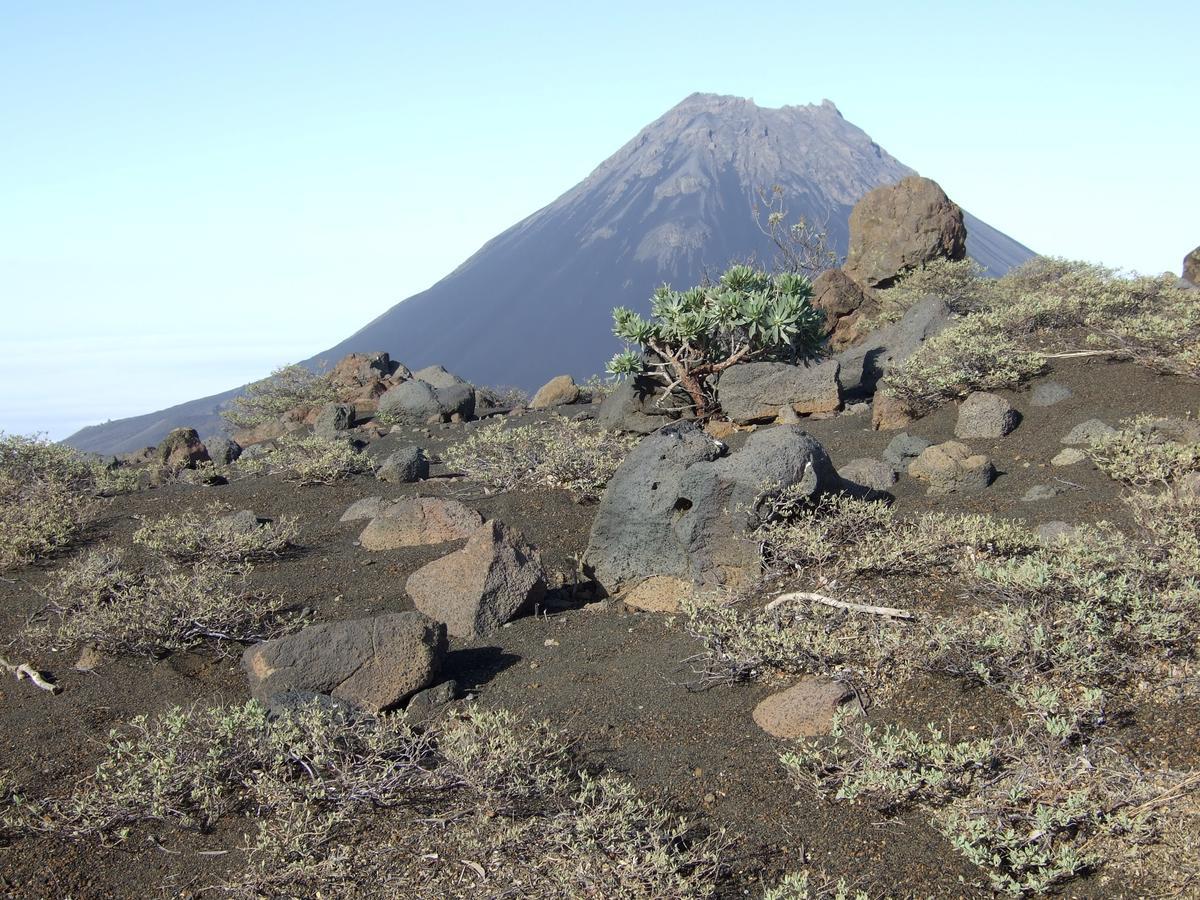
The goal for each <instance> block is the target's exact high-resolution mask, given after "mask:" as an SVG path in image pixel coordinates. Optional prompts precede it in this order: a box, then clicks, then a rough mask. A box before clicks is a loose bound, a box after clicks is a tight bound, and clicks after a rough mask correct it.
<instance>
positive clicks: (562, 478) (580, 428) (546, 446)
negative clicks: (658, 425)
mask: <svg viewBox="0 0 1200 900" xmlns="http://www.w3.org/2000/svg"><path fill="white" fill-rule="evenodd" d="M636 442H637V438H636V437H631V436H627V435H622V434H617V433H615V432H610V431H605V430H603V429H599V428H596V427H594V426H592V425H589V424H588V423H586V422H572V421H569V420H567V419H559V420H557V421H556V422H543V423H538V424H534V425H521V426H518V427H515V428H514V427H506V425H505V423H503V422H497V423H496V424H494V425H487V426H484V427H483V428H480V429H479V430H478V431H476V432H475V433H474V434H472V435H471V436H470V437H468V438H467V439H466V440H464V441H460V442H459V443H457V444H455V445H454V446H452V447H449V448H448V449H446V450H445V451H444V452H443V453H442V461H443V462H444V463H445V464H446V465H447V466H448V467H449V468H450V469H453V470H454V471H457V472H462V473H463V474H465V475H467V476H469V477H471V478H474V479H476V480H477V481H480V482H482V483H483V484H485V485H486V486H487V487H488V488H490V489H493V490H513V489H514V488H517V487H519V486H535V485H536V486H541V487H550V488H561V489H563V490H566V491H570V492H571V493H572V494H574V495H575V496H576V497H577V498H580V499H594V498H596V497H598V496H599V495H600V493H601V492H602V491H603V490H604V486H605V485H606V484H607V483H608V480H609V479H610V478H611V477H612V475H613V473H614V472H616V470H617V467H618V466H619V465H620V464H621V462H622V460H624V458H625V455H626V454H627V453H628V452H629V450H630V448H632V447H633V445H634V444H635V443H636Z"/></svg>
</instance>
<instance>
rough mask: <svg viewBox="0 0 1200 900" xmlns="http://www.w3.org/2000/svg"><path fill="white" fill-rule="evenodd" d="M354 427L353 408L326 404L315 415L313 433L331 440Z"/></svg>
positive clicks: (340, 404) (343, 404) (342, 404)
mask: <svg viewBox="0 0 1200 900" xmlns="http://www.w3.org/2000/svg"><path fill="white" fill-rule="evenodd" d="M353 427H354V407H353V406H351V405H350V404H349V403H326V404H325V405H324V406H323V407H321V410H320V412H318V413H317V419H316V421H315V422H314V423H313V433H314V434H315V435H317V436H318V437H323V438H325V439H326V440H333V439H334V438H336V437H339V436H341V435H342V433H343V432H346V431H349V430H350V429H351V428H353Z"/></svg>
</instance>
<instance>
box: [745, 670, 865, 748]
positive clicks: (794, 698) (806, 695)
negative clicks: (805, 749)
mask: <svg viewBox="0 0 1200 900" xmlns="http://www.w3.org/2000/svg"><path fill="white" fill-rule="evenodd" d="M853 696H854V691H852V690H850V688H848V687H846V685H844V684H840V683H838V682H836V681H832V680H830V679H828V678H823V677H820V676H816V675H812V676H809V677H807V678H802V679H801V680H800V681H799V682H797V683H796V684H794V685H792V686H791V687H790V688H788V689H787V690H784V691H780V692H779V693H777V694H772V695H771V696H770V697H768V698H767V699H765V700H763V701H762V702H761V703H759V704H758V706H756V707H754V713H753V716H754V721H755V723H756V724H757V725H758V727H759V728H761V729H762V730H763V731H765V732H767V733H768V734H772V735H774V736H775V737H777V738H785V739H787V740H796V739H798V738H812V737H818V736H819V735H822V734H829V730H830V728H831V727H832V726H833V717H834V714H835V713H837V711H838V708H839V707H840V706H841V705H842V704H843V703H845V702H846V701H847V700H849V699H851V698H852V697H853Z"/></svg>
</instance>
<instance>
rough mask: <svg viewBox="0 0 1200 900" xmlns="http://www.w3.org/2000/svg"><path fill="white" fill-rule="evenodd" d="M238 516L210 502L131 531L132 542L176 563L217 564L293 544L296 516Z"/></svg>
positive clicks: (264, 554)
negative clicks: (264, 518)
mask: <svg viewBox="0 0 1200 900" xmlns="http://www.w3.org/2000/svg"><path fill="white" fill-rule="evenodd" d="M252 518H253V517H252V516H250V517H237V516H234V515H233V510H232V508H231V507H229V506H228V505H225V504H220V503H213V504H210V505H209V506H208V507H207V508H206V509H205V510H204V511H202V512H184V513H179V514H177V515H171V514H168V515H165V516H160V517H158V518H157V519H155V520H153V521H151V522H147V523H146V524H145V525H143V526H142V527H141V528H139V529H138V530H137V531H135V532H134V533H133V542H134V543H135V544H141V545H142V546H144V547H146V548H148V549H150V550H153V551H155V552H156V553H159V554H161V555H163V556H166V557H169V558H170V559H173V560H175V561H176V562H185V563H188V562H198V561H201V560H205V561H209V562H213V563H219V562H236V561H241V560H252V559H266V558H270V557H276V556H279V555H280V554H282V553H286V552H287V551H288V550H290V549H291V548H293V547H294V546H295V544H296V539H297V538H298V537H299V534H300V526H299V524H298V522H297V520H296V519H295V517H291V518H282V519H279V520H273V521H269V522H262V523H260V522H257V521H249V520H248V519H252Z"/></svg>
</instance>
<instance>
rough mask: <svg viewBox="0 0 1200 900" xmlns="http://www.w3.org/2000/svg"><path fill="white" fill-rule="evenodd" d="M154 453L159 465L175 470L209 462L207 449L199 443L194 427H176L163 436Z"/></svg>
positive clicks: (191, 467) (192, 467) (198, 436)
mask: <svg viewBox="0 0 1200 900" xmlns="http://www.w3.org/2000/svg"><path fill="white" fill-rule="evenodd" d="M156 455H157V457H158V463H159V465H161V466H163V467H164V468H166V469H171V470H172V471H176V472H177V471H179V470H180V469H194V468H196V466H198V465H199V464H200V463H206V462H209V458H208V450H207V449H205V447H204V444H203V443H201V441H200V435H198V434H197V433H196V429H195V428H176V429H175V430H174V431H172V432H171V433H170V434H168V435H167V436H166V437H165V438H163V442H162V443H161V444H159V445H158V450H157V451H156Z"/></svg>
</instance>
